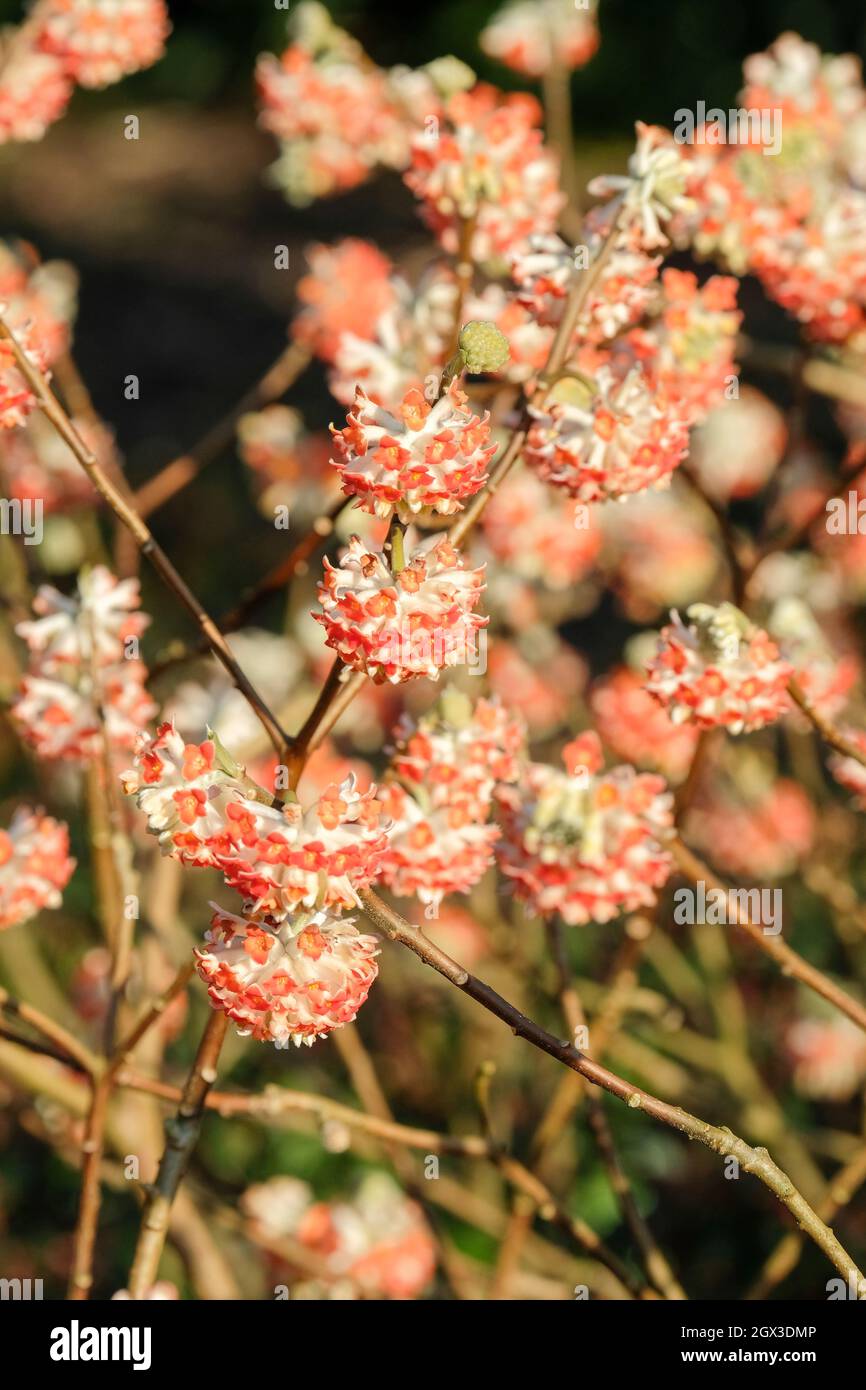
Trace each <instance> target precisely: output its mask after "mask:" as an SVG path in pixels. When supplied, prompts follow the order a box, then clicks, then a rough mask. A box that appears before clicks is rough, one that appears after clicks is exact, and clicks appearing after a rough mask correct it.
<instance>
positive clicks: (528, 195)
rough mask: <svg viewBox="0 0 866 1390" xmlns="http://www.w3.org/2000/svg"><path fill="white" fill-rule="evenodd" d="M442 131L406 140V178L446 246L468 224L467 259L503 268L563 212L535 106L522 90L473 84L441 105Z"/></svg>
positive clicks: (454, 244)
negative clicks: (408, 155) (409, 143)
mask: <svg viewBox="0 0 866 1390" xmlns="http://www.w3.org/2000/svg"><path fill="white" fill-rule="evenodd" d="M445 117H446V119H445V120H444V121H443V128H442V129H441V131H439V132H438V133H437V135H436V138H435V139H431V138H430V136H429V135H428V134H427V132H426V131H425V132H422V133H420V134H418V135H417V136H416V137H415V138H414V140H413V141H412V158H411V164H410V166H409V169H408V171H407V173H406V175H405V178H406V183H407V184H408V185H409V188H410V189H411V190H412V192H413V193H414V194H415V195H416V197H418V198H419V199H420V200H421V205H422V214H423V216H424V219H425V221H426V222H427V224H428V226H429V227H430V228H431V230H432V231H433V233H434V234H435V235H436V237H437V238H438V240H439V241H440V243H441V245H442V246H443V247H444V248H445V250H446V251H449V252H451V253H452V254H453V253H456V252H457V251H458V249H460V244H461V227H462V226H463V225H464V224H467V223H469V224H471V230H472V236H471V243H470V245H469V246H468V248H465V249H466V250H468V254H469V257H470V258H471V259H472V260H473V261H474V262H476V263H477V264H502V265H506V264H507V263H508V261H509V259H510V258H511V257H512V256H513V255H514V254H515V253H516V252H517V251H518V250H519V249H520V248H521V247H522V246H524V245H525V244H526V243H527V240H528V238H529V236H530V235H532V234H533V233H536V234H537V233H545V232H551V231H553V229H554V228H555V226H556V222H557V219H558V217H559V213H560V212H561V210H562V205H563V201H564V196H563V194H562V193H561V191H560V188H559V168H558V161H557V159H556V156H555V155H554V154H552V153H551V151H550V150H548V149H546V148H545V146H544V141H543V136H542V133H541V130H540V129H539V125H540V122H541V108H540V106H539V104H538V102H537V101H536V100H535V98H534V97H531V96H528V95H527V94H526V93H513V94H509V95H507V96H504V95H503V94H502V93H501V92H497V91H496V89H495V88H493V87H488V86H486V85H484V84H479V85H478V86H477V87H475V88H473V90H472V91H471V92H459V93H457V94H456V95H455V96H453V97H451V98H450V100H449V101H448V102H447V103H446V107H445Z"/></svg>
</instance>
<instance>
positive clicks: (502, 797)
mask: <svg viewBox="0 0 866 1390" xmlns="http://www.w3.org/2000/svg"><path fill="white" fill-rule="evenodd" d="M564 758H565V769H566V770H565V771H561V770H560V769H558V768H555V767H550V766H548V765H547V764H546V763H531V764H530V765H529V767H528V769H527V771H526V774H525V776H524V777H523V778H522V779H521V782H520V785H519V786H518V787H517V788H503V789H500V791H499V793H498V800H499V805H500V813H501V819H502V824H503V829H504V834H503V839H502V841H501V844H500V846H499V848H498V850H497V857H498V859H499V863H500V866H501V868H502V871H503V873H504V874H505V875H506V876H507V877H508V878H510V879H512V880H513V882H514V885H515V892H516V894H517V896H518V897H519V898H520V900H521V901H522V902H523V903H524V904H525V905H526V907H527V909H528V910H530V911H531V912H535V913H537V914H538V915H539V916H541V917H552V916H554V915H556V914H558V915H559V916H561V917H562V919H563V920H564V921H565V922H568V923H570V924H584V923H586V922H609V921H611V920H612V919H613V918H615V917H617V916H618V915H619V914H620V913H621V912H633V911H636V910H637V909H638V908H642V907H650V906H652V905H653V903H654V902H655V890H656V889H658V888H660V887H661V886H662V885H663V884H664V883H665V881H666V880H667V878H668V876H669V874H670V872H671V868H672V861H671V857H670V855H669V853H668V852H667V850H666V849H664V847H663V840H664V836H665V833H666V831H667V830H668V829H669V828H670V827H671V825H672V824H673V813H672V798H671V796H670V794H669V793H668V792H667V790H666V787H665V782H664V781H663V779H662V778H661V777H657V776H655V775H654V774H651V773H639V772H636V771H635V769H634V768H633V767H628V766H622V767H616V768H613V769H612V770H610V771H608V772H605V771H604V770H603V766H602V754H601V744H600V742H599V740H598V736H597V735H595V734H592V733H590V734H583V735H581V736H580V737H579V738H578V739H576V740H575V741H574V742H573V743H572V744H569V746H568V747H567V748H566V749H565V753H564Z"/></svg>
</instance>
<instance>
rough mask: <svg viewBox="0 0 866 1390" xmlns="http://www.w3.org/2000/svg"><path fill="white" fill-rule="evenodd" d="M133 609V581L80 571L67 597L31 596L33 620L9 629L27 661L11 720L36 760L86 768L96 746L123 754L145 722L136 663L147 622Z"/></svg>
mask: <svg viewBox="0 0 866 1390" xmlns="http://www.w3.org/2000/svg"><path fill="white" fill-rule="evenodd" d="M138 602H139V590H138V581H137V580H134V579H126V580H122V581H118V580H117V579H116V578H115V576H114V575H113V574H111V572H110V571H109V570H108V569H106V567H105V566H104V565H96V566H94V568H93V569H91V570H89V571H82V573H81V575H80V576H79V580H78V588H77V592H76V594H75V596H74V597H71V598H67V597H66V596H65V595H64V594H61V593H59V592H58V591H57V590H56V589H54V588H52V587H51V586H50V585H47V584H46V585H43V586H42V587H41V588H40V589H39V591H38V592H37V595H36V598H35V600H34V603H33V607H34V609H35V611H36V613H37V614H38V615H39V616H38V617H37V618H36V619H35V620H34V621H32V622H24V623H19V624H18V626H17V628H16V631H17V632H18V634H19V636H20V637H23V638H24V640H25V641H26V643H27V645H28V647H29V649H30V659H29V662H28V667H27V670H26V672H25V674H24V675H23V676H22V678H21V684H20V687H19V692H18V695H17V698H16V700H15V702H14V704H13V706H12V714H13V717H14V719H15V720H16V722H17V723H18V725H19V727H20V729H21V734H22V737H23V738H24V739H25V741H26V742H27V743H29V744H30V745H31V746H32V747H33V748H34V749H35V750H36V752H37V753H38V754H39V756H40V757H44V758H48V759H55V758H62V759H71V760H73V761H81V760H86V759H88V758H91V757H94V756H96V755H97V754H98V753H99V752H100V750H101V748H102V746H103V738H104V739H105V741H106V743H107V746H108V747H109V748H110V749H111V750H114V749H131V748H133V747H134V746H135V743H136V740H137V739H138V737H139V736H140V734H141V732H142V730H143V729H144V728H145V727H146V725H147V723H148V721H149V720H150V719H152V718H153V716H154V714H155V713H156V705H155V704H154V702H153V700H152V699H151V697H150V695H149V694H148V692H147V689H146V686H145V681H146V679H147V669H146V667H145V666H144V663H143V662H142V661H141V660H140V659H139V657H138V638H139V636H140V635H141V633H142V632H143V631H144V629H145V628H146V627H147V625H148V623H149V622H150V619H149V618H148V617H147V615H146V614H144V613H141V612H139V611H138Z"/></svg>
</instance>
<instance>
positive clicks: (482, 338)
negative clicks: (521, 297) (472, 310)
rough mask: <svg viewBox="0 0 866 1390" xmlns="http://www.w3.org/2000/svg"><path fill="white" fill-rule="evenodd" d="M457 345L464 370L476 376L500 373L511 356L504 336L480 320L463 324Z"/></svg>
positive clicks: (492, 326)
mask: <svg viewBox="0 0 866 1390" xmlns="http://www.w3.org/2000/svg"><path fill="white" fill-rule="evenodd" d="M457 343H458V346H459V348H460V351H461V352H462V353H463V357H464V359H465V361H466V370H467V371H468V372H471V373H473V375H476V376H477V375H478V374H479V373H481V372H498V371H501V370H502V368H503V367H504V366H505V364H506V362H507V361H508V359H509V357H510V356H511V349H510V347H509V346H508V339H507V338H506V336H505V334H504V333H501V332H500V330H499V329H498V328H497V327H496V324H495V323H485V322H483V321H482V320H480V319H473V320H472V322H471V323H467V324H464V326H463V328H462V329H461V332H460V337H459V338H458V340H457Z"/></svg>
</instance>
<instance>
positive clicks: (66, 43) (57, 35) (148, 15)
mask: <svg viewBox="0 0 866 1390" xmlns="http://www.w3.org/2000/svg"><path fill="white" fill-rule="evenodd" d="M35 21H36V22H37V23H38V39H37V42H38V45H39V47H40V48H41V49H42V50H43V51H44V52H46V53H53V54H54V55H55V56H56V57H58V58H60V59H61V61H62V62H63V65H64V67H65V69H66V71H67V73H68V74H69V76H70V77H72V78H73V79H74V81H75V82H77V83H78V84H79V86H81V87H107V86H109V84H110V83H112V82H118V81H119V80H120V78H121V77H126V76H127V75H128V74H129V73H132V72H138V71H140V69H141V68H149V67H151V66H152V65H153V64H154V63H155V62H157V61H158V60H159V59H160V58H161V57H162V55H163V53H164V52H165V42H166V39H167V38H168V35H169V32H170V30H171V24H170V22H169V18H168V8H167V6H166V5H165V3H164V0H39V3H38V4H37V7H36V14H35Z"/></svg>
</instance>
